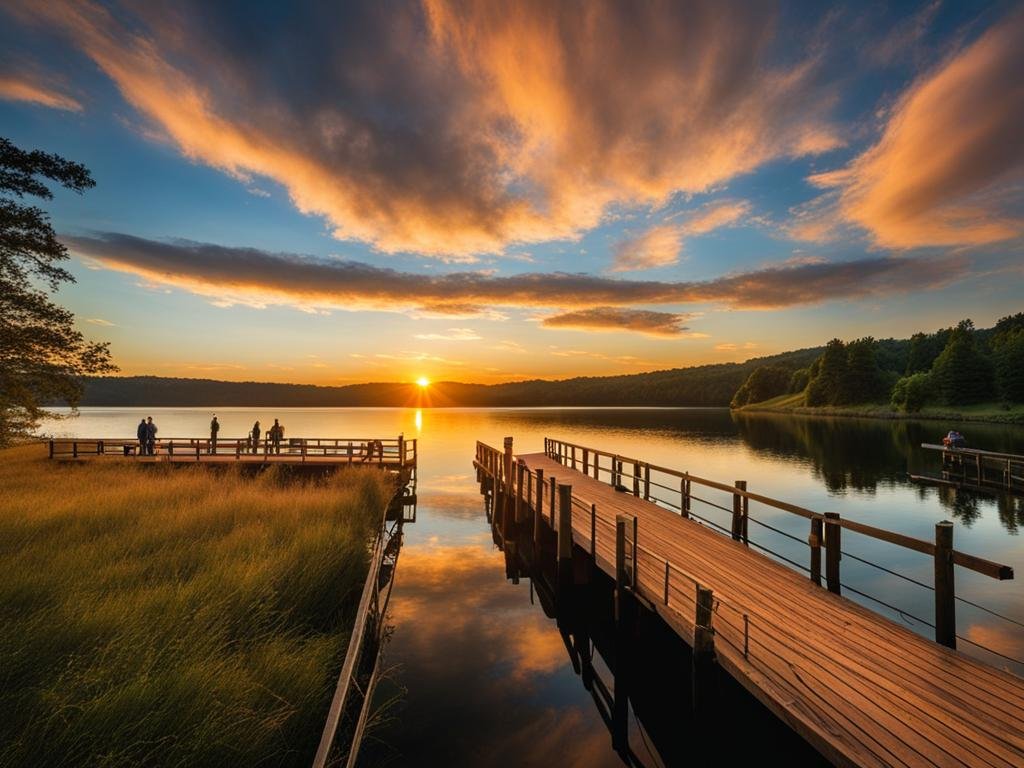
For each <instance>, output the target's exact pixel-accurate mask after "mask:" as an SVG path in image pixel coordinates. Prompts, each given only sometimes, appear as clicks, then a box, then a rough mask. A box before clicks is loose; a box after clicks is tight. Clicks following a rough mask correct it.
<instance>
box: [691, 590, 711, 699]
mask: <svg viewBox="0 0 1024 768" xmlns="http://www.w3.org/2000/svg"><path fill="white" fill-rule="evenodd" d="M714 601H715V596H714V593H713V592H712V591H711V590H710V589H707V588H705V587H702V586H701V585H700V584H698V585H697V594H696V603H697V605H696V611H695V616H694V623H693V654H692V659H691V666H692V682H693V695H692V703H693V712H694V715H696V716H698V717H700V718H703V717H706V716H707V715H708V714H709V712H708V710H709V709H710V707H711V706H712V704H713V701H714V695H715V630H714V627H713V626H712V608H713V606H714Z"/></svg>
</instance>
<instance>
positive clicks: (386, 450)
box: [49, 435, 417, 467]
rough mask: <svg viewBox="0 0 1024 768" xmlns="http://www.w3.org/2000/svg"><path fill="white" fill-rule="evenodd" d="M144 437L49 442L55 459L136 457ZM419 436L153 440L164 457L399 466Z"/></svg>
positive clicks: (412, 454)
mask: <svg viewBox="0 0 1024 768" xmlns="http://www.w3.org/2000/svg"><path fill="white" fill-rule="evenodd" d="M140 445H141V444H140V441H139V440H132V439H125V438H114V439H110V438H56V439H53V440H50V441H49V455H50V458H51V459H67V458H73V459H77V458H79V457H86V456H137V457H140V458H142V457H145V456H146V455H147V454H143V453H141V450H140ZM416 450H417V442H416V439H415V438H414V439H412V440H406V439H405V437H404V435H399V436H398V437H397V438H377V437H372V438H366V437H364V438H348V437H346V438H335V437H293V438H283V439H282V440H281V441H280V442H279V443H278V444H274V443H273V442H271V441H270V440H269V439H267V438H264V437H261V438H260V440H259V441H257V442H256V443H255V444H254V442H253V440H252V439H251V438H247V437H243V438H218V439H217V440H215V441H214V440H210V439H209V438H206V437H199V438H197V437H168V438H159V439H157V440H155V441H154V453H153V454H149V455H154V456H160V457H178V458H179V459H180V458H182V457H192V458H194V459H195V460H196V461H203V460H209V459H210V458H212V457H233V458H235V459H236V460H241V459H242V458H243V457H246V458H250V459H251V457H253V456H256V457H260V456H263V457H267V456H286V457H291V458H293V459H298V460H299V461H305V460H306V459H307V458H336V459H339V460H341V459H346V460H348V461H350V462H352V463H356V464H358V463H365V464H374V463H376V464H399V465H400V466H403V467H405V466H415V464H416V458H417V457H416Z"/></svg>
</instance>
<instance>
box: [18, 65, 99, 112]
mask: <svg viewBox="0 0 1024 768" xmlns="http://www.w3.org/2000/svg"><path fill="white" fill-rule="evenodd" d="M0 100H2V101H25V102H29V103H30V104H38V105H40V106H43V107H50V108H51V109H62V110H65V111H67V112H81V111H82V104H81V102H79V101H78V99H75V98H74V97H72V96H69V95H68V94H67V93H65V92H64V89H63V87H62V84H61V83H60V82H59V81H56V80H55V79H53V78H49V77H47V76H45V75H42V74H40V73H38V72H33V71H21V72H0Z"/></svg>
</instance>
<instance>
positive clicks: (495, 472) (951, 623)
mask: <svg viewBox="0 0 1024 768" xmlns="http://www.w3.org/2000/svg"><path fill="white" fill-rule="evenodd" d="M505 447H506V450H505V451H499V450H497V449H496V448H493V447H491V446H488V445H486V444H484V443H481V442H478V443H477V465H478V472H480V479H481V480H484V481H486V480H487V479H488V478H490V479H491V482H492V483H493V490H494V492H495V494H496V495H495V498H498V496H497V494H498V493H500V492H504V494H505V495H506V496H508V497H509V498H513V499H519V498H520V497H522V498H524V499H527V500H530V502H531V505H532V506H535V507H539V506H540V505H542V504H543V499H544V496H545V494H544V492H543V491H540V486H541V485H543V484H544V483H545V482H548V483H549V484H550V486H551V487H550V490H549V492H548V493H547V498H548V499H550V502H549V504H550V508H549V509H548V510H546V511H544V510H542V512H544V513H545V514H546V516H548V517H549V519H550V522H551V526H552V527H553V528H554V527H555V522H556V499H557V493H556V490H555V478H544V477H543V474H542V473H541V472H540V471H538V472H531V471H529V470H528V469H526V468H525V467H523V468H522V478H521V479H520V478H519V474H520V469H519V467H520V466H522V465H520V464H518V463H517V462H515V461H514V459H513V457H512V453H511V440H506V446H505ZM544 453H545V455H547V456H548V457H549V458H550V459H552V460H554V461H557V462H559V463H560V464H561V465H563V466H565V467H567V468H570V469H575V470H577V471H579V472H581V473H583V474H585V475H587V476H589V477H593V478H595V479H597V480H599V481H602V482H608V483H609V484H610V485H611V486H613V487H615V488H616V489H617V490H620V491H622V492H626V493H631V494H632V495H634V496H636V497H639V498H643V499H645V500H647V501H650V502H652V503H654V504H657V505H658V506H661V507H663V508H665V509H668V510H671V511H673V512H676V513H678V514H680V515H681V516H683V517H685V518H689V519H692V520H694V521H695V522H697V523H700V524H702V525H706V526H709V527H711V528H713V529H716V530H718V531H719V532H720V533H722V534H724V535H727V536H730V537H731V538H732V539H734V540H735V541H738V542H741V543H743V544H745V545H747V546H752V547H755V548H756V549H759V550H761V551H763V552H765V553H766V554H768V555H770V556H771V557H773V558H776V559H778V560H781V561H784V562H785V563H787V564H789V565H790V566H792V567H794V568H796V569H798V570H800V571H803V572H805V573H807V574H808V575H809V578H810V580H811V581H813V582H814V583H815V584H816V585H818V586H821V585H822V581H823V580H824V582H825V587H826V588H827V589H828V590H829V591H830V592H833V593H835V594H841V592H842V590H843V589H846V590H848V591H850V592H852V593H854V594H857V595H860V596H861V597H864V598H866V599H868V600H870V601H872V602H875V603H877V604H879V605H882V606H883V607H885V608H888V609H889V610H891V611H894V612H895V613H897V614H898V615H902V616H906V617H910V618H912V619H914V620H915V621H917V622H919V623H921V624H923V625H926V626H929V627H932V628H934V631H935V640H936V642H938V643H941V644H942V645H946V646H948V647H950V648H955V647H956V641H957V639H960V640H964V641H965V642H968V643H970V644H972V645H975V646H977V647H979V648H981V649H983V650H985V651H987V652H989V653H992V654H994V655H995V656H998V657H1001V658H1003V659H1006V660H1008V661H1012V662H1015V663H1024V662H1021V660H1019V659H1015V658H1012V657H1009V656H1006V655H1004V654H1001V653H999V652H998V651H995V650H993V649H991V648H988V647H986V646H983V645H980V644H979V643H977V642H975V641H974V640H971V639H969V638H965V637H963V636H960V635H957V633H956V602H957V601H962V602H964V603H967V604H969V605H971V606H973V607H975V608H977V609H980V610H982V611H984V612H986V613H988V614H991V615H993V616H995V617H997V618H1000V619H1003V620H1006V621H1008V622H1010V623H1013V624H1015V625H1019V626H1020V625H1021V623H1020V622H1018V621H1016V620H1015V619H1012V618H1010V617H1006V616H1004V615H1002V614H1000V613H997V612H995V611H992V610H990V609H988V608H985V607H984V606H981V605H978V604H977V603H974V602H971V601H968V600H966V599H963V598H961V597H959V596H957V595H956V592H955V586H954V583H955V582H954V568H953V567H954V565H959V566H961V567H963V568H967V569H968V570H971V571H975V572H977V573H980V574H983V575H985V576H988V577H990V578H994V579H999V580H1005V579H1012V578H1013V576H1014V574H1013V569H1012V568H1011V567H1009V566H1007V565H1003V564H1000V563H996V562H993V561H991V560H987V559H985V558H982V557H977V556H975V555H971V554H968V553H966V552H961V551H959V550H956V549H954V548H953V526H952V523H949V522H946V521H942V522H939V523H937V524H936V526H935V531H936V536H935V541H934V542H932V541H925V540H923V539H918V538H915V537H912V536H907V535H905V534H901V533H896V532H894V531H888V530H885V529H882V528H877V527H875V526H871V525H866V524H864V523H859V522H856V521H853V520H846V519H843V518H841V517H840V515H839V514H837V513H834V512H825V513H821V512H816V511H814V510H811V509H807V508H805V507H801V506H798V505H795V504H790V503H789V502H785V501H781V500H779V499H774V498H771V497H768V496H765V495H763V494H759V493H756V492H754V491H751V490H749V489H748V487H747V484H746V483H745V482H743V481H736V483H735V484H733V485H728V484H726V483H721V482H717V481H714V480H709V479H707V478H704V477H699V476H697V475H693V474H691V473H689V472H684V471H680V470H676V469H671V468H668V467H662V466H659V465H656V464H651V463H649V462H645V461H642V460H640V459H636V458H633V457H628V456H623V455H621V454H617V453H612V452H608V451H603V450H600V449H595V448H591V447H585V446H581V445H577V444H574V443H569V442H566V441H563V440H557V439H552V438H546V439H545V441H544ZM702 489H706V490H707V491H712V492H718V493H721V494H723V497H720V498H719V499H718V500H714V499H712V498H709V495H710V494H708V493H706V492H705V490H702ZM534 499H536V501H533V500H534ZM719 502H724V503H719ZM729 502H731V504H729ZM515 503H516V504H518V503H519V502H518V501H516V502H515ZM752 504H755V505H763V506H764V507H767V508H770V509H774V510H780V511H782V512H785V513H789V514H792V515H795V516H797V517H799V518H803V519H804V520H806V521H807V523H808V526H809V534H808V537H807V539H806V540H804V539H801V538H799V537H797V536H793V535H792V534H790V533H788V532H786V531H783V530H781V529H780V528H777V527H775V526H773V525H771V524H769V523H767V522H765V521H763V520H759V519H757V517H755V516H753V515H751V514H750V509H751V505H752ZM705 508H707V509H714V510H718V511H719V512H721V513H724V514H725V515H727V516H728V518H729V522H730V525H729V526H728V527H726V526H724V525H722V524H721V523H719V522H715V521H714V520H712V519H711V518H710V517H707V516H706V515H705V514H701V512H703V511H704V509H705ZM698 510H699V511H698ZM572 515H573V517H574V518H575V517H576V516H577V515H582V516H583V521H582V522H583V525H582V526H581V527H582V528H584V529H585V530H589V531H590V536H589V537H588V541H587V542H586V543H587V546H588V547H589V549H590V552H591V554H592V555H596V542H597V539H598V538H599V537H602V536H608V537H614V536H615V520H614V518H609V517H605V516H602V515H600V514H598V510H597V509H596V508H595V505H592V504H587V503H586V502H584V501H581V500H580V499H578V498H576V497H575V496H573V497H572ZM516 519H518V515H517V518H516ZM751 522H753V523H754V524H756V525H758V526H761V527H763V528H765V529H768V530H771V531H773V532H775V533H776V534H779V535H781V536H783V537H785V538H787V539H790V540H793V541H795V542H798V543H800V544H803V545H805V546H807V547H808V548H809V558H808V564H807V565H804V564H803V563H799V562H797V561H795V560H793V559H792V558H789V557H785V556H784V555H781V554H780V553H778V552H774V551H772V550H770V549H768V548H767V547H765V546H764V545H762V544H760V543H757V542H755V541H753V540H752V539H751V537H750V535H749V524H750V523H751ZM843 530H847V531H850V532H853V533H857V534H861V535H863V536H866V537H869V538H872V539H876V540H878V541H882V542H887V543H889V544H893V545H895V546H899V547H903V548H906V549H909V550H912V551H915V552H919V553H921V554H924V555H927V556H929V557H931V558H932V560H933V562H934V580H933V583H932V584H927V583H925V582H922V581H920V580H918V579H915V578H912V577H910V576H906V575H904V574H901V573H899V572H897V571H895V570H892V569H890V568H886V567H885V566H882V565H879V564H877V563H873V562H871V561H869V560H867V559H865V558H861V557H859V556H857V555H854V554H852V553H850V552H848V551H846V550H843V549H842V531H843ZM627 538H629V535H628V532H627ZM638 538H642V534H641V532H635V531H634V532H633V535H632V542H633V543H632V545H631V546H632V552H631V553H629V554H632V558H631V562H632V565H631V568H632V569H633V571H634V575H635V569H636V568H638V567H641V566H640V565H639V564H638V563H639V562H640V560H639V559H638V556H639V554H641V553H645V552H646V554H647V555H648V556H649V557H651V556H654V555H653V553H652V552H651V551H650V550H649V549H646V548H645V547H644V546H643V545H642V544H639V543H637V541H636V540H637V539H638ZM823 553H824V558H823V557H822V554H823ZM843 556H847V557H850V558H851V559H854V560H857V561H858V562H861V563H863V564H866V565H868V566H872V567H874V568H877V569H879V570H881V571H883V572H885V573H887V574H889V575H891V576H894V577H897V578H900V579H903V580H906V581H908V582H911V583H913V584H915V585H917V586H919V587H923V588H925V589H928V590H930V591H932V592H934V601H935V621H934V622H930V621H927V620H926V619H923V618H920V617H918V616H914V615H913V614H911V613H909V612H908V611H906V610H903V609H901V608H899V607H897V606H895V605H892V604H891V603H889V602H887V601H885V600H882V599H880V598H878V597H876V596H873V595H870V594H867V593H865V592H862V591H860V590H857V589H854V588H853V587H851V586H849V585H848V584H846V583H843V582H842V581H841V578H840V577H841V571H840V562H841V559H842V557H843ZM823 560H824V562H823ZM629 561H630V558H629V557H628V556H627V563H628V562H629ZM823 566H824V567H823ZM658 567H659V568H663V569H664V582H665V596H664V601H665V604H666V605H668V602H669V596H670V593H672V592H673V591H676V592H678V590H674V588H673V587H672V576H673V574H678V576H680V577H685V579H686V580H687V581H688V582H692V586H693V588H698V587H699V585H700V582H699V579H698V577H696V576H694V575H692V574H689V573H687V572H686V571H685V569H682V568H680V567H679V566H678V565H677V564H674V563H672V562H670V561H665V562H664V563H661V564H660V565H659V566H658ZM634 581H635V580H634ZM694 599H695V598H694ZM740 614H741V615H740V616H738V617H737V618H738V619H739V620H741V621H742V624H743V626H744V628H745V629H744V634H743V641H744V647H747V646H749V621H750V619H749V617H748V616H746V615H745V614H743V613H742V612H740Z"/></svg>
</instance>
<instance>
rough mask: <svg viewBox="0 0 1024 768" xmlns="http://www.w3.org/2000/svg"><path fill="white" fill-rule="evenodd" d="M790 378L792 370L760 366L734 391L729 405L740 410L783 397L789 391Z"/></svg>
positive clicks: (776, 366)
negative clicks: (753, 404)
mask: <svg viewBox="0 0 1024 768" xmlns="http://www.w3.org/2000/svg"><path fill="white" fill-rule="evenodd" d="M792 376H793V372H792V370H791V369H789V368H784V367H782V366H781V365H762V366H760V367H759V368H756V369H754V372H753V373H751V374H750V376H748V377H747V380H746V381H745V382H743V385H742V386H741V387H740V388H739V389H738V390H737V391H736V394H735V396H734V397H733V399H732V403H730V405H731V406H732V407H733V408H740V407H742V406H744V405H749V404H750V403H760V402H762V401H764V400H770V399H771V398H773V397H778V396H779V395H784V394H786V392H788V391H789V382H790V379H791V378H792Z"/></svg>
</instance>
